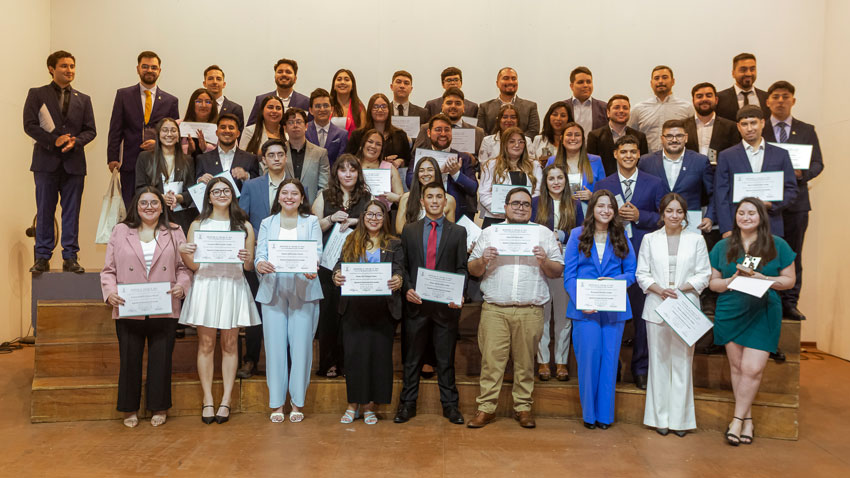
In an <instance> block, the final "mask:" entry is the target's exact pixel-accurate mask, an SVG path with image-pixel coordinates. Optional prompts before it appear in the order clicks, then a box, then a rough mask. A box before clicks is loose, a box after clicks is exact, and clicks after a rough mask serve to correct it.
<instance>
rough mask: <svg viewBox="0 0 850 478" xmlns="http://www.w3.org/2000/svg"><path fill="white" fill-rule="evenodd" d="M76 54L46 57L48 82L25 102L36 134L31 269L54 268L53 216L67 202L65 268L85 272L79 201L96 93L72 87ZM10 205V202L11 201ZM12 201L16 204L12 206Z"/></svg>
mask: <svg viewBox="0 0 850 478" xmlns="http://www.w3.org/2000/svg"><path fill="white" fill-rule="evenodd" d="M76 66H77V65H76V60H75V59H74V55H72V54H70V53H68V52H67V51H63V50H59V51H57V52H54V53H52V54H51V55H50V56H48V57H47V71H48V73H50V76H51V77H53V81H51V82H50V83H49V84H47V85H45V86H42V87H39V88H31V89H30V90H29V92H28V93H27V99H26V101H25V102H24V132H26V133H27V135H28V136H29V137H31V138H32V139H33V141H34V142H35V144H33V147H32V164H31V166H30V171H32V173H33V177H34V178H35V205H36V223H35V264H33V266H32V267H31V268H30V272H32V273H35V274H40V273H42V272H47V271H49V270H50V257H51V256H52V255H53V249H54V247H55V246H56V237H55V236H54V234H53V218H54V216H55V214H56V202H57V201H58V200H59V198H60V196H61V198H62V199H61V204H62V258H63V259H64V260H63V262H62V270H63V271H65V272H76V273H83V272H85V270H84V269H83V268H82V266H80V264H79V263H78V262H77V253H78V252H79V251H80V244H79V240H78V238H77V237H78V235H79V229H80V204H81V202H82V198H83V185H84V184H85V178H86V152H85V146H86V144H88V143H89V142H90V141H91V140H93V139H94V137H95V136H96V135H97V130H96V129H95V125H94V112H93V110H92V105H91V98H89V96H88V95H85V94H83V93H80V92H79V91H77V90H75V89H74V88H71V82H72V81H74V77H75V75H76ZM10 206H11V205H10ZM12 207H13V206H12Z"/></svg>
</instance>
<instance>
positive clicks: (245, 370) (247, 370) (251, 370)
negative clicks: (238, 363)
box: [236, 360, 257, 378]
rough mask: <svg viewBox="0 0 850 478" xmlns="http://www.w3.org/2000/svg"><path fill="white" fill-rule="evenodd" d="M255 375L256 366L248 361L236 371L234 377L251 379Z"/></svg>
mask: <svg viewBox="0 0 850 478" xmlns="http://www.w3.org/2000/svg"><path fill="white" fill-rule="evenodd" d="M255 373H257V364H255V363H254V362H251V361H250V360H248V361H246V362H245V363H243V364H242V367H241V368H239V370H237V371H236V376H237V377H239V378H251V377H252V376H253V375H254V374H255Z"/></svg>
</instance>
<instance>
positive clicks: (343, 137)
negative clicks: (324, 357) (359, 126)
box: [306, 121, 348, 166]
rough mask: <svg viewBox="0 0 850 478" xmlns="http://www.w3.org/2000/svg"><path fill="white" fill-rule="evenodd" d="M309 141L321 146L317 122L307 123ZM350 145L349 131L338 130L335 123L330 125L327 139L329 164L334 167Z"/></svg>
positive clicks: (326, 147) (326, 146)
mask: <svg viewBox="0 0 850 478" xmlns="http://www.w3.org/2000/svg"><path fill="white" fill-rule="evenodd" d="M306 137H307V141H309V142H311V143H313V144H315V145H316V146H319V133H318V131H317V130H316V122H315V121H310V122H309V123H307V133H306ZM347 145H348V131H346V130H344V129H342V128H338V127H337V126H335V125H334V124H333V123H329V124H328V137H327V138H325V149H326V150H328V163H329V164H330V165H331V166H333V165H334V161H336V158H338V157H339V155H340V154H342V153H343V152H344V151H345V147H346V146H347Z"/></svg>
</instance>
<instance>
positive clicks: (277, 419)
mask: <svg viewBox="0 0 850 478" xmlns="http://www.w3.org/2000/svg"><path fill="white" fill-rule="evenodd" d="M269 420H271V421H272V423H283V422H284V421H285V420H286V415H284V414H283V412H272V414H271V415H269Z"/></svg>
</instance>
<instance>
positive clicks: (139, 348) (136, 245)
mask: <svg viewBox="0 0 850 478" xmlns="http://www.w3.org/2000/svg"><path fill="white" fill-rule="evenodd" d="M164 204H165V199H164V198H163V197H162V194H160V193H159V191H157V190H156V189H155V188H152V187H150V186H146V187H144V188H141V189H140V190H139V191H138V192H137V193H136V196H135V197H134V198H133V201H132V203H131V205H130V207H129V208H128V211H127V219H125V220H124V222H122V223H120V224H118V225H116V226H115V229H113V230H112V237H110V238H109V244H108V245H107V246H106V263H105V264H104V265H103V271H102V272H101V273H100V288H101V290H102V291H103V299H104V300H105V301H106V302H107V303H108V304H109V305H111V306H112V307H113V309H112V318H113V319H116V320H115V330H116V332H117V333H118V351H119V355H120V359H121V365H120V372H119V375H118V410H119V411H121V412H124V413H125V414H126V416H125V418H124V425H125V426H127V427H131V428H132V427H135V426H136V425H138V424H139V418H138V410H139V401H140V398H141V392H142V355H143V354H144V350H145V340H147V341H148V368H147V383H146V386H145V388H146V391H147V393H146V396H145V401H146V404H147V408H148V410H151V411H152V412H153V417H152V418H151V425H153V426H155V427H156V426H160V425H162V424H164V423H165V417H166V412H167V411H168V409H169V408H171V352H172V351H173V350H174V339H175V331H176V328H177V318H178V317H180V301H181V300H182V299H183V297H184V296H185V293H186V291H187V290H189V286H190V285H191V283H192V273H191V272H190V271H189V269H187V268H186V266H185V265H184V264H183V261H182V260H181V259H180V254H179V252H178V250H177V249H178V247H180V245H181V244H183V243H185V242H186V236H184V235H183V231H182V230H181V229H180V227H179V226H177V225H176V224H171V223H170V222H169V221H168V212H167V211H166V210H164V208H163V205H164ZM146 282H147V283H153V282H168V283H170V284H171V288H170V290H169V291H168V294H170V295H171V313H168V314H163V315H153V316H138V317H121V316H120V309H119V306H121V305H124V303H125V301H124V299H123V298H122V297H121V296H119V295H118V285H119V284H138V283H146Z"/></svg>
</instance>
